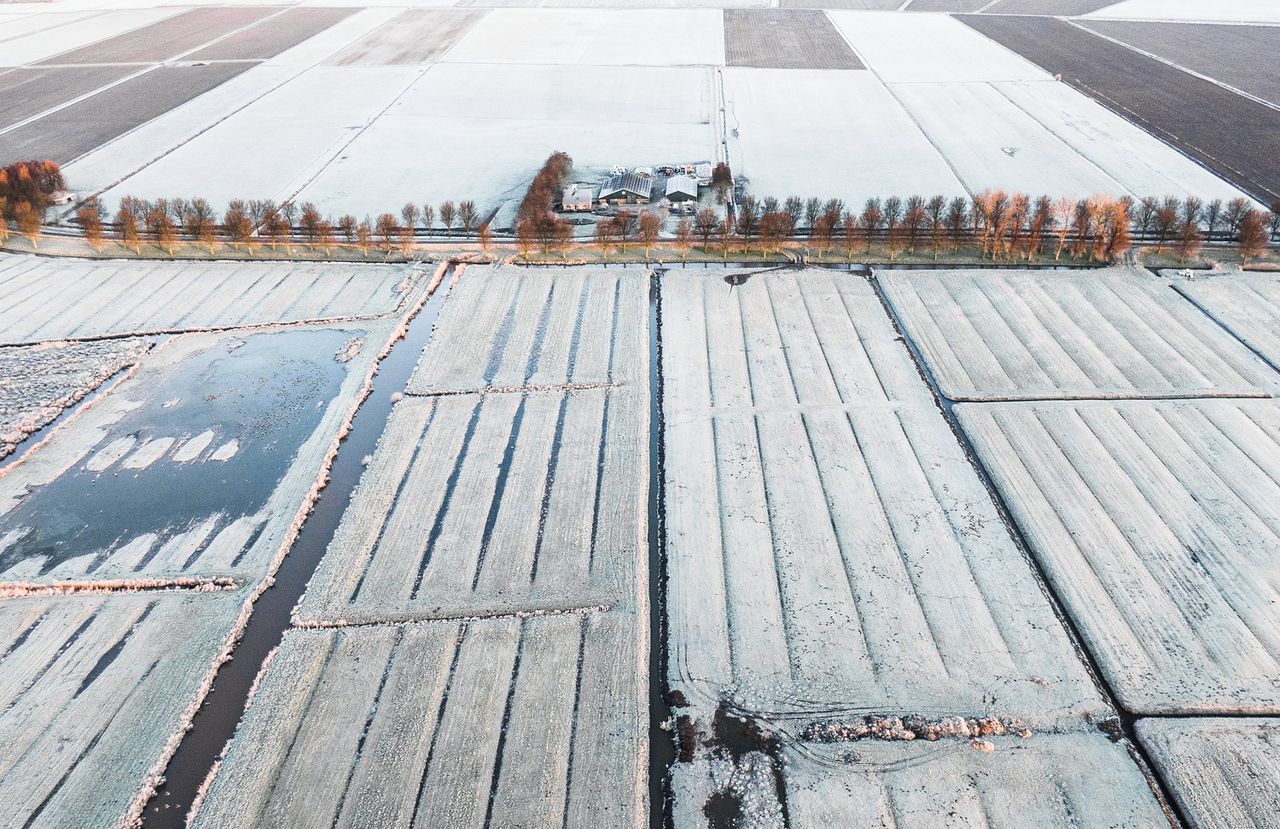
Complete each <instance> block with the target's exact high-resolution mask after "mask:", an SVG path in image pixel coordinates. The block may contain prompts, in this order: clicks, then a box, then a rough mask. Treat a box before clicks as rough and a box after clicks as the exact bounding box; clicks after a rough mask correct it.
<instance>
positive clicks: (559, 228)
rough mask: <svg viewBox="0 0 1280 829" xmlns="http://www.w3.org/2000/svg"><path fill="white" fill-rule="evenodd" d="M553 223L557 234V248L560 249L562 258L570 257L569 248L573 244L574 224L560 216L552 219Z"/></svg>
mask: <svg viewBox="0 0 1280 829" xmlns="http://www.w3.org/2000/svg"><path fill="white" fill-rule="evenodd" d="M551 223H552V228H553V233H554V235H555V244H556V249H557V250H559V251H560V258H561V259H568V258H569V248H571V247H572V246H573V225H571V224H569V223H568V222H567V221H565V220H564V219H562V218H560V217H559V216H557V217H555V218H554V219H552V220H551Z"/></svg>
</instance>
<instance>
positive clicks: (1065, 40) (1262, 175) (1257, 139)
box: [961, 15, 1280, 204]
mask: <svg viewBox="0 0 1280 829" xmlns="http://www.w3.org/2000/svg"><path fill="white" fill-rule="evenodd" d="M961 19H962V20H963V21H964V22H965V23H967V24H968V25H969V26H972V27H973V28H974V29H976V30H978V31H979V32H981V33H983V34H985V35H987V36H988V37H990V38H992V39H993V40H995V41H997V42H999V43H1002V44H1004V45H1005V46H1007V47H1009V48H1010V49H1013V50H1014V51H1016V52H1019V53H1020V54H1022V55H1024V56H1026V57H1027V58H1028V59H1030V60H1032V61H1034V62H1035V63H1037V64H1039V65H1040V66H1042V67H1044V68H1045V69H1046V70H1047V71H1049V72H1053V73H1055V74H1061V75H1062V76H1063V78H1064V80H1065V81H1066V82H1068V83H1070V84H1071V85H1072V86H1074V87H1076V88H1077V89H1080V90H1081V91H1083V92H1084V93H1086V94H1088V95H1089V96H1090V97H1092V98H1094V99H1095V100H1097V101H1098V102H1099V103H1102V104H1103V105H1105V106H1107V107H1108V108H1109V109H1111V110H1113V111H1116V112H1118V113H1120V114H1122V115H1124V117H1126V118H1128V119H1129V120H1131V121H1133V122H1134V123H1135V124H1137V125H1138V126H1140V127H1142V128H1143V129H1145V130H1147V131H1148V132H1150V133H1152V134H1153V135H1155V136H1156V137H1157V138H1160V139H1161V140H1163V141H1166V142H1167V143H1169V144H1171V145H1172V146H1173V147H1175V148H1176V149H1178V150H1180V151H1181V152H1183V153H1185V154H1186V155H1188V156H1190V157H1191V158H1193V159H1195V160H1196V161H1198V162H1200V163H1201V164H1203V165H1204V166H1206V167H1208V168H1209V169H1210V170H1213V171H1214V172H1215V173H1217V174H1218V175H1219V176H1221V177H1222V178H1224V179H1226V180H1227V181H1230V182H1231V183H1232V184H1235V185H1236V186H1238V187H1240V188H1241V189H1242V190H1244V191H1246V192H1247V193H1249V194H1250V195H1252V196H1253V197H1254V198H1256V199H1258V200H1259V201H1261V202H1262V203H1263V204H1270V203H1271V202H1273V201H1275V200H1277V199H1280V165H1277V164H1276V163H1275V159H1276V158H1277V156H1280V110H1276V109H1273V108H1271V107H1269V106H1267V105H1265V104H1262V103H1258V102H1257V101H1254V100H1252V99H1249V98H1246V97H1244V96H1242V95H1239V94H1237V93H1235V92H1233V91H1231V90H1229V89H1226V88H1224V87H1222V86H1219V85H1218V84H1215V83H1213V82H1212V81H1207V80H1204V79H1202V78H1198V77H1196V76H1194V75H1191V74H1189V73H1187V72H1183V71H1182V70H1181V69H1177V68H1174V67H1172V66H1169V65H1168V64H1165V63H1162V62H1160V61H1158V60H1156V59H1154V58H1150V57H1147V56H1146V55H1143V54H1140V53H1138V52H1135V51H1134V50H1133V49H1130V48H1128V47H1127V46H1122V45H1120V44H1117V43H1112V42H1111V41H1109V40H1106V39H1104V38H1102V37H1099V36H1098V35H1096V34H1093V33H1092V32H1088V31H1085V30H1083V29H1081V28H1078V27H1077V26H1074V25H1072V24H1070V23H1068V22H1066V21H1062V20H1057V19H1053V18H1048V17H1031V16H1025V15H1021V16H1013V15H1004V16H1002V15H967V16H965V17H963V18H961Z"/></svg>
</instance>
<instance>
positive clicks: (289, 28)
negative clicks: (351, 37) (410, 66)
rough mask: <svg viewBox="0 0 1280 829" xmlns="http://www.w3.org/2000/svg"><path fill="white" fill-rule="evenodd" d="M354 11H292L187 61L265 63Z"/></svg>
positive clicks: (233, 36) (230, 38)
mask: <svg viewBox="0 0 1280 829" xmlns="http://www.w3.org/2000/svg"><path fill="white" fill-rule="evenodd" d="M354 13H355V9H313V8H296V9H290V10H289V11H287V12H285V13H284V14H278V15H276V16H275V17H273V18H271V19H270V20H264V21H263V22H262V23H260V24H258V25H257V26H254V27H253V28H251V29H246V30H245V31H243V32H240V33H238V34H235V35H232V36H231V37H229V38H227V39H226V40H220V41H218V42H217V43H215V44H213V45H212V46H209V47H206V48H204V49H201V50H200V51H199V52H196V53H195V54H192V55H188V56H187V57H186V58H185V59H186V60H266V59H268V58H274V57H275V56H276V55H278V54H280V53H281V52H283V51H284V50H286V49H289V48H292V47H294V46H297V45H298V44H299V43H301V42H302V41H304V40H307V39H309V38H312V37H315V36H316V35H318V34H320V33H321V32H323V31H324V30H325V29H327V28H329V27H330V26H332V25H333V24H335V23H337V22H339V21H341V20H345V19H346V18H347V17H350V16H351V15H352V14H354Z"/></svg>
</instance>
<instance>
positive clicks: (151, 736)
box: [0, 593, 245, 829]
mask: <svg viewBox="0 0 1280 829" xmlns="http://www.w3.org/2000/svg"><path fill="white" fill-rule="evenodd" d="M244 601H245V596H244V595H243V594H242V593H200V594H192V593H186V594H183V593H150V594H147V593H132V594H129V593H117V594H112V595H108V596H102V595H92V596H91V595H82V596H52V597H40V598H36V597H31V598H21V599H6V600H3V601H0V653H3V667H4V670H3V673H2V674H0V712H3V713H0V729H3V733H4V740H2V741H0V809H3V811H4V814H5V820H6V821H9V825H11V826H28V827H50V828H51V827H68V829H69V827H76V829H111V828H112V827H117V826H123V825H128V819H129V818H130V817H131V816H133V815H135V814H137V813H138V812H139V811H140V810H141V808H142V804H141V802H140V801H141V800H142V797H143V795H144V794H145V793H146V792H147V791H149V790H150V788H151V787H153V786H155V785H156V783H157V782H158V781H157V775H158V774H159V773H160V770H161V769H162V768H163V762H164V760H165V759H166V758H167V756H168V754H169V753H170V752H171V751H172V750H173V749H174V748H175V747H176V745H177V737H178V736H179V735H180V734H181V733H182V730H183V728H184V727H185V725H186V722H187V721H188V719H189V718H190V716H191V714H192V713H193V712H194V708H195V705H196V704H197V702H198V701H199V699H200V698H201V697H202V696H203V693H204V690H205V686H206V683H207V682H209V681H210V680H211V679H212V671H213V669H214V666H215V665H216V664H217V659H218V657H219V655H220V654H221V653H222V651H223V648H224V647H225V643H226V641H227V639H228V638H229V636H230V634H231V632H232V630H233V628H234V627H235V625H236V620H237V617H238V615H239V614H240V611H241V608H242V605H243V603H244Z"/></svg>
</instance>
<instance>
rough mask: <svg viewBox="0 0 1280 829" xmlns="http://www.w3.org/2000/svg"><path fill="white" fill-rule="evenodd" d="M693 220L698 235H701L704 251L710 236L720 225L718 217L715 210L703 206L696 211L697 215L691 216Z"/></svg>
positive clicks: (706, 248)
mask: <svg viewBox="0 0 1280 829" xmlns="http://www.w3.org/2000/svg"><path fill="white" fill-rule="evenodd" d="M693 222H694V227H695V228H696V229H697V232H698V235H699V236H701V237H702V252H703V253H706V252H707V250H708V246H709V245H710V243H711V237H712V236H714V235H715V234H716V228H717V227H719V225H720V217H718V216H717V215H716V211H715V210H713V209H711V208H710V207H704V208H702V209H701V210H699V211H698V215H696V216H694V217H693Z"/></svg>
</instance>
